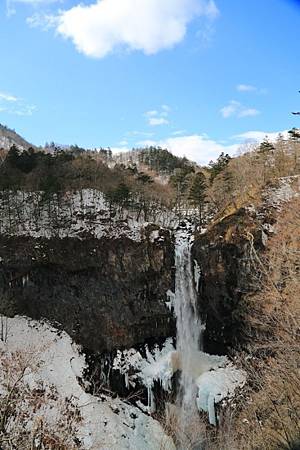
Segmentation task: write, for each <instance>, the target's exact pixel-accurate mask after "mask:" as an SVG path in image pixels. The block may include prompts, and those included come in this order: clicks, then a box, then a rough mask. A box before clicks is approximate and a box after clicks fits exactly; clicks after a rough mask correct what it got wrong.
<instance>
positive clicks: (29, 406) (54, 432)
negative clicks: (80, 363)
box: [0, 351, 82, 450]
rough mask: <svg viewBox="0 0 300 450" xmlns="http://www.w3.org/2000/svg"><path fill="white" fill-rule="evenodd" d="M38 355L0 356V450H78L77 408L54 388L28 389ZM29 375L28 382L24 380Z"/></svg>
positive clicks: (7, 354)
mask: <svg viewBox="0 0 300 450" xmlns="http://www.w3.org/2000/svg"><path fill="white" fill-rule="evenodd" d="M38 361H39V358H38V354H37V353H36V352H34V351H32V352H30V353H26V352H18V351H15V352H13V353H9V352H4V351H1V353H0V445H1V449H3V450H16V449H17V450H78V449H80V448H82V447H81V445H80V442H79V441H78V440H77V439H76V429H77V426H78V424H79V423H80V421H81V418H80V413H79V411H78V410H77V408H76V407H75V406H74V405H73V404H72V403H71V402H70V401H69V400H68V399H63V398H61V397H59V395H58V393H57V391H56V389H55V388H54V387H50V386H48V387H47V388H46V387H44V386H43V385H42V383H34V386H30V381H29V379H31V374H32V373H34V372H35V371H36V370H37V369H38ZM28 376H29V379H28Z"/></svg>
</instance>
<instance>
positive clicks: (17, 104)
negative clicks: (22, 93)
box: [0, 92, 36, 116]
mask: <svg viewBox="0 0 300 450" xmlns="http://www.w3.org/2000/svg"><path fill="white" fill-rule="evenodd" d="M35 110H36V106H34V105H30V104H27V103H26V102H25V101H24V100H23V99H22V98H18V97H16V96H15V95H11V94H7V93H6V92H0V112H2V113H7V114H13V115H16V116H32V114H33V112H34V111H35Z"/></svg>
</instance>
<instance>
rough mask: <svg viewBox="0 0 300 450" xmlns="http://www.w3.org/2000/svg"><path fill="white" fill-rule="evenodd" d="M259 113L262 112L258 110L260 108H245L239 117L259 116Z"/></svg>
mask: <svg viewBox="0 0 300 450" xmlns="http://www.w3.org/2000/svg"><path fill="white" fill-rule="evenodd" d="M258 114H260V111H258V109H255V108H245V109H242V110H241V111H240V112H239V114H238V117H254V116H258Z"/></svg>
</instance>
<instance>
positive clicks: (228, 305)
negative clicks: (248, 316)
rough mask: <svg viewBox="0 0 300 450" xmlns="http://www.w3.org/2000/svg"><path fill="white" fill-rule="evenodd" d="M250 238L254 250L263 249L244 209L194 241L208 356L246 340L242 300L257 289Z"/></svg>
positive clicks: (255, 227) (258, 230)
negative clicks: (199, 275) (252, 266)
mask: <svg viewBox="0 0 300 450" xmlns="http://www.w3.org/2000/svg"><path fill="white" fill-rule="evenodd" d="M250 233H251V234H250ZM250 236H253V238H254V245H255V248H256V249H258V248H261V249H262V248H263V245H262V242H263V240H262V239H263V234H262V231H261V229H260V227H259V225H258V223H257V221H256V220H255V219H253V218H252V217H251V215H250V214H249V212H248V211H246V210H245V209H241V210H239V211H238V212H236V213H235V214H233V215H231V216H229V217H227V218H225V219H224V220H222V221H221V222H219V223H217V224H215V225H213V226H211V227H210V228H209V229H208V231H207V232H206V233H204V234H203V235H199V236H198V237H197V238H196V239H195V243H194V246H193V258H194V259H196V261H197V262H198V264H199V266H200V269H201V282H200V286H201V287H200V296H199V303H200V310H201V314H202V316H203V318H204V320H205V322H206V330H205V332H204V345H205V350H206V351H208V352H209V353H217V354H220V353H227V352H228V350H230V348H233V347H237V346H239V345H241V344H242V343H243V340H244V339H245V336H244V329H243V321H242V312H243V307H244V303H243V300H244V298H245V295H246V294H247V293H250V292H253V290H254V289H255V280H254V278H253V273H252V268H251V263H250V253H249V246H250V241H249V238H250Z"/></svg>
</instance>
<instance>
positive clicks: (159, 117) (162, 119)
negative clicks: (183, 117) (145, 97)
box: [144, 105, 171, 127]
mask: <svg viewBox="0 0 300 450" xmlns="http://www.w3.org/2000/svg"><path fill="white" fill-rule="evenodd" d="M170 112H171V108H170V106H169V105H161V107H160V108H159V109H152V110H150V111H146V112H145V113H144V116H145V117H146V119H147V122H148V125H150V126H152V127H153V126H158V125H168V124H169V123H170V122H169V119H168V116H169V113H170Z"/></svg>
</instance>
